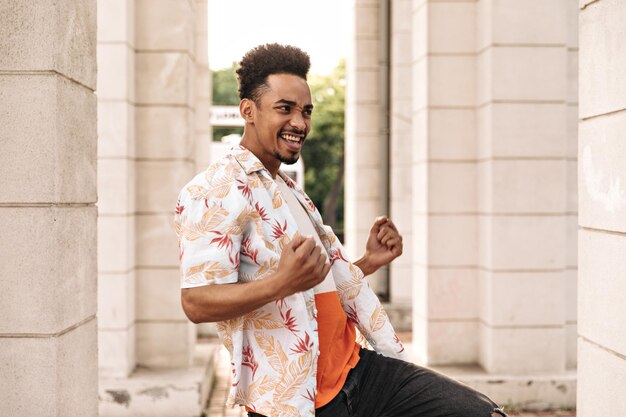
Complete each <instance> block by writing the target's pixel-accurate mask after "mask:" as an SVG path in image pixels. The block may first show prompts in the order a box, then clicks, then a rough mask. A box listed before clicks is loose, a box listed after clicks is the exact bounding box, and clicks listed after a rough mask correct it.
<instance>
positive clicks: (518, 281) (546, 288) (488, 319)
mask: <svg viewBox="0 0 626 417" xmlns="http://www.w3.org/2000/svg"><path fill="white" fill-rule="evenodd" d="M480 277H481V280H484V284H483V283H481V288H482V289H484V291H482V292H481V294H480V296H481V297H480V302H479V304H480V306H481V310H482V312H481V321H482V322H483V323H484V324H485V325H487V326H492V327H498V326H562V325H563V324H564V323H565V312H566V295H567V291H566V283H565V273H564V272H490V271H481V273H480Z"/></svg>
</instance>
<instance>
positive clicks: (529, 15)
mask: <svg viewBox="0 0 626 417" xmlns="http://www.w3.org/2000/svg"><path fill="white" fill-rule="evenodd" d="M567 11H568V8H567V7H566V3H565V2H564V1H553V2H542V1H527V2H523V3H519V2H515V1H512V0H481V1H479V2H478V39H477V41H478V44H477V51H478V78H477V79H478V94H477V104H478V112H477V115H478V155H477V156H478V161H479V164H478V166H479V168H478V186H479V190H478V195H479V199H478V211H479V215H480V232H479V237H480V257H479V259H478V267H479V282H480V284H479V285H480V303H479V305H480V313H479V314H480V323H479V329H480V337H481V342H480V364H481V365H482V366H483V367H484V368H485V369H486V370H487V371H488V372H490V373H507V374H508V373H513V374H533V373H534V374H548V373H552V374H554V375H560V374H562V373H563V372H564V371H565V366H566V344H565V343H566V332H565V322H566V316H565V312H566V303H565V300H566V294H567V291H566V288H567V287H566V278H567V276H568V273H567V269H566V266H567V258H566V254H567V245H566V241H567V227H566V225H567V220H568V217H570V216H569V213H568V204H567V189H568V186H567V184H568V181H567V165H568V160H567V123H566V121H567V99H568V92H567V87H568V47H567V41H568V40H567V32H568V31H567V15H568V13H567Z"/></svg>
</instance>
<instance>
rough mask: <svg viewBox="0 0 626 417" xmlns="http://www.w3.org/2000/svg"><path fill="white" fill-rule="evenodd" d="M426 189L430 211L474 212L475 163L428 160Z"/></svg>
mask: <svg viewBox="0 0 626 417" xmlns="http://www.w3.org/2000/svg"><path fill="white" fill-rule="evenodd" d="M428 190H429V193H430V198H429V201H428V210H429V212H431V213H475V212H476V203H477V202H476V197H477V195H476V164H475V163H465V162H454V163H450V162H430V163H429V164H428Z"/></svg>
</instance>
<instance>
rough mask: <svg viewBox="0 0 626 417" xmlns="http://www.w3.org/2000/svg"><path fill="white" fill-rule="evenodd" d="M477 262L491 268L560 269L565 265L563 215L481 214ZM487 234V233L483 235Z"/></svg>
mask: <svg viewBox="0 0 626 417" xmlns="http://www.w3.org/2000/svg"><path fill="white" fill-rule="evenodd" d="M480 231H481V236H484V237H486V238H484V239H485V240H484V241H483V242H484V244H483V245H481V251H480V254H481V256H480V264H481V265H482V266H484V267H486V268H488V269H491V270H498V269H503V270H511V269H519V270H532V269H542V270H560V269H562V268H563V267H564V265H565V239H566V229H565V217H564V216H539V215H529V216H494V217H488V216H483V217H481V219H480ZM487 236H488V237H487Z"/></svg>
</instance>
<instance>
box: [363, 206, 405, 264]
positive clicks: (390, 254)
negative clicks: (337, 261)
mask: <svg viewBox="0 0 626 417" xmlns="http://www.w3.org/2000/svg"><path fill="white" fill-rule="evenodd" d="M402 249H403V245H402V236H401V235H400V233H399V232H398V229H397V228H396V225H395V224H393V222H392V221H391V219H389V217H386V216H381V217H378V218H376V220H375V221H374V224H373V225H372V228H371V229H370V234H369V236H368V238H367V243H366V244H365V255H363V258H361V259H360V260H359V261H357V262H355V264H356V265H357V266H358V267H359V268H361V270H363V273H364V274H365V275H369V274H371V273H372V272H375V271H376V270H378V269H379V268H380V267H382V266H385V265H388V264H389V263H391V261H393V260H394V259H396V258H397V257H398V256H400V255H402Z"/></svg>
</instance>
